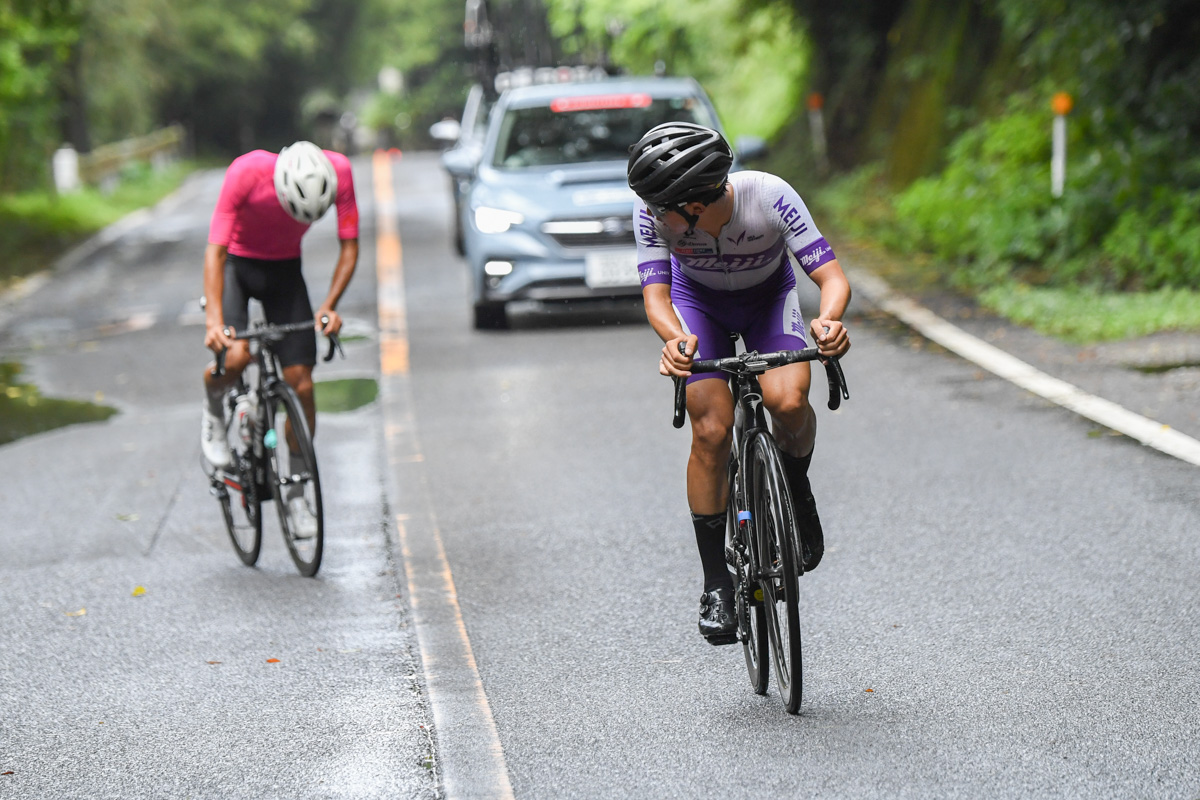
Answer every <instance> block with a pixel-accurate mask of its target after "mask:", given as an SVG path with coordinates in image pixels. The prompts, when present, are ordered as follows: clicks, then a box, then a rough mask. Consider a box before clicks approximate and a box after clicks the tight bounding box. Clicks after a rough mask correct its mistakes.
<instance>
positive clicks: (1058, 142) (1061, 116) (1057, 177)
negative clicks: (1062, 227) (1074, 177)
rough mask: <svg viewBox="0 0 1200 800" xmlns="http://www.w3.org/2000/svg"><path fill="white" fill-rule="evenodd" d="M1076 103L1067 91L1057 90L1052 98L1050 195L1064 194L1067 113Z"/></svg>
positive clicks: (1059, 195) (1055, 196)
mask: <svg viewBox="0 0 1200 800" xmlns="http://www.w3.org/2000/svg"><path fill="white" fill-rule="evenodd" d="M1074 104H1075V103H1074V100H1072V98H1071V95H1069V94H1067V93H1066V92H1055V94H1054V97H1052V98H1050V110H1051V111H1053V112H1054V123H1053V127H1052V128H1051V130H1050V133H1051V139H1050V196H1051V197H1054V198H1059V197H1062V196H1063V187H1064V185H1065V184H1066V181H1067V114H1070V113H1071V108H1072V107H1073V106H1074Z"/></svg>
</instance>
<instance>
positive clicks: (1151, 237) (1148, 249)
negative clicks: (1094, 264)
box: [1100, 187, 1200, 289]
mask: <svg viewBox="0 0 1200 800" xmlns="http://www.w3.org/2000/svg"><path fill="white" fill-rule="evenodd" d="M1100 249H1101V251H1102V252H1103V254H1104V256H1105V257H1107V258H1108V259H1109V266H1110V270H1111V272H1112V275H1113V277H1114V279H1115V280H1116V282H1117V283H1119V284H1121V285H1138V286H1142V287H1145V288H1148V289H1156V288H1159V287H1163V286H1200V192H1185V191H1178V190H1172V189H1168V188H1165V187H1164V188H1161V189H1160V190H1159V191H1158V192H1156V193H1155V199H1154V201H1153V202H1152V203H1151V204H1150V205H1149V206H1148V207H1147V208H1144V209H1143V208H1130V209H1128V210H1126V211H1125V212H1123V213H1122V214H1121V216H1120V217H1119V218H1118V219H1117V222H1116V224H1115V225H1114V226H1113V228H1112V231H1111V232H1110V233H1109V234H1108V235H1107V236H1105V237H1104V241H1103V243H1102V244H1101V248H1100Z"/></svg>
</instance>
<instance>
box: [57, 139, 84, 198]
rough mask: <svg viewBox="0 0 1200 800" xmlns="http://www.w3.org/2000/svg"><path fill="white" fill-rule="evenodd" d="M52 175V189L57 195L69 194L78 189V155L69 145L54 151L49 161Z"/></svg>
mask: <svg viewBox="0 0 1200 800" xmlns="http://www.w3.org/2000/svg"><path fill="white" fill-rule="evenodd" d="M50 163H51V169H52V171H53V173H54V189H55V191H57V192H58V193H59V194H69V193H70V192H74V191H77V190H78V189H79V153H77V152H75V148H74V147H72V146H71V145H69V144H64V145H63V146H62V147H60V148H58V149H57V150H55V151H54V157H53V159H51V162H50Z"/></svg>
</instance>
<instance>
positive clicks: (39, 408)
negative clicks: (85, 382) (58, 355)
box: [0, 362, 117, 444]
mask: <svg viewBox="0 0 1200 800" xmlns="http://www.w3.org/2000/svg"><path fill="white" fill-rule="evenodd" d="M20 375H21V365H20V364H14V363H11V362H0V444H7V443H9V442H12V441H16V440H17V439H20V438H21V437H23V436H31V435H32V434H35V433H42V432H44V431H50V430H54V429H55V428H61V427H63V426H64V425H74V424H76V423H79V422H100V421H101V420H106V419H108V418H109V417H111V416H112V415H113V414H116V413H117V410H116V409H115V408H112V407H110V406H102V405H97V404H96V403H85V402H83V401H80V400H58V399H55V398H52V397H43V396H42V393H41V392H40V391H38V388H37V387H36V386H33V385H31V384H28V383H22V382H21V381H20V380H19V377H20Z"/></svg>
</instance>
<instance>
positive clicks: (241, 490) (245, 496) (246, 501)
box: [210, 458, 262, 567]
mask: <svg viewBox="0 0 1200 800" xmlns="http://www.w3.org/2000/svg"><path fill="white" fill-rule="evenodd" d="M239 462H241V466H242V468H241V469H239V470H238V476H239V477H237V478H234V477H233V475H232V474H230V473H226V472H223V471H222V472H218V473H216V474H215V475H213V476H212V477H211V478H210V480H211V481H212V493H213V494H214V495H216V497H217V500H218V501H219V502H220V504H221V515H222V516H223V517H224V518H225V530H226V531H227V532H228V533H229V540H230V541H231V542H233V549H234V550H235V551H236V552H237V554H238V558H240V559H241V560H242V563H243V564H245V565H246V566H248V567H252V566H254V565H255V564H256V563H257V562H258V555H259V553H260V552H261V551H262V495H261V494H260V493H259V487H258V485H257V484H256V483H255V482H254V480H253V479H252V478H251V477H250V476H251V475H252V474H253V468H252V467H251V466H250V465H249V464H248V463H245V460H244V459H240V458H239ZM230 489H232V490H233V494H230ZM235 495H236V498H235Z"/></svg>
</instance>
